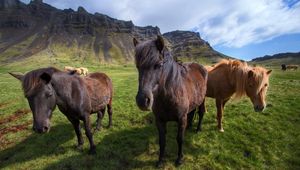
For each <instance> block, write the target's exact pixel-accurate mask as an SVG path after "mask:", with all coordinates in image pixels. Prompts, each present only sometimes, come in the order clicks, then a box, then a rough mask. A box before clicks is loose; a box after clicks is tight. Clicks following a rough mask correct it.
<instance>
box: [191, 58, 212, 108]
mask: <svg viewBox="0 0 300 170" xmlns="http://www.w3.org/2000/svg"><path fill="white" fill-rule="evenodd" d="M207 77H208V73H207V70H206V69H205V68H204V67H203V66H202V65H199V64H197V63H190V64H188V73H187V77H186V81H185V82H186V89H187V92H188V96H189V100H190V108H193V106H192V104H196V105H200V104H201V103H202V102H203V99H204V98H205V93H206V84H207Z"/></svg>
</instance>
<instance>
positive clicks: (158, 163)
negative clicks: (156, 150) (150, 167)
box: [156, 160, 164, 168]
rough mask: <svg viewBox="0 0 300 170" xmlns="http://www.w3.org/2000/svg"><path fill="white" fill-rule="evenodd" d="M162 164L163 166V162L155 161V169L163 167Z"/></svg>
mask: <svg viewBox="0 0 300 170" xmlns="http://www.w3.org/2000/svg"><path fill="white" fill-rule="evenodd" d="M163 164H164V162H163V161H162V160H160V161H157V162H156V167H157V168H162V167H163Z"/></svg>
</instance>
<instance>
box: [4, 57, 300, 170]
mask: <svg viewBox="0 0 300 170" xmlns="http://www.w3.org/2000/svg"><path fill="white" fill-rule="evenodd" d="M45 63H49V61H46V59H45V60H44V59H38V60H36V59H34V58H33V59H32V60H28V61H26V62H22V63H15V64H11V65H7V66H1V67H0V80H1V81H0V94H1V97H0V169H51V170H52V169H154V168H155V167H154V165H155V162H156V161H157V159H158V148H159V147H158V135H157V130H156V128H155V125H154V121H153V120H154V118H153V114H152V113H150V112H141V111H139V110H138V108H137V106H136V104H135V95H136V92H137V71H136V69H135V67H134V66H133V65H130V64H129V65H122V66H114V65H84V66H87V67H88V68H89V70H91V71H96V70H97V71H102V72H105V73H107V74H108V75H109V76H110V77H111V78H112V80H113V84H114V90H115V93H114V99H113V111H114V113H113V127H112V128H111V129H107V128H105V127H104V128H103V129H102V130H101V131H100V132H96V133H95V134H94V140H95V143H96V145H97V155H94V156H90V155H88V154H87V151H88V148H89V145H88V141H87V138H86V137H85V136H84V140H85V144H84V150H83V151H82V152H80V151H78V150H76V149H75V145H76V144H77V139H76V135H75V132H74V130H73V128H72V126H71V124H70V123H69V121H68V120H67V119H66V118H65V116H64V115H63V114H62V113H60V112H59V111H58V109H56V111H55V112H54V113H53V117H52V128H51V130H50V132H49V133H47V134H43V135H39V134H35V133H33V131H32V130H31V129H32V114H31V112H30V110H29V106H28V104H27V100H26V99H25V98H24V96H23V93H22V91H21V85H20V83H19V82H18V81H17V80H16V79H14V78H13V77H11V76H9V75H8V74H7V72H8V71H17V72H25V71H29V70H32V69H35V68H38V67H43V66H45V65H46V64H45ZM72 64H73V65H76V63H72ZM78 65H79V64H78ZM55 66H58V67H60V68H61V67H62V65H59V64H57V65H55ZM267 102H268V106H267V109H266V110H265V111H264V112H263V113H256V112H254V110H253V108H252V104H251V102H250V100H249V99H246V98H245V99H242V100H241V101H231V102H229V103H228V105H227V106H226V108H225V116H224V129H225V132H224V133H220V132H218V131H217V128H216V120H215V117H216V115H215V112H216V109H215V107H214V101H213V100H211V99H208V102H207V107H208V108H207V109H208V113H206V115H205V117H204V121H203V131H202V132H201V133H198V134H196V133H195V131H194V130H195V129H194V128H195V126H194V128H193V129H192V130H189V131H187V132H186V135H185V143H184V164H183V165H182V166H181V167H179V169H300V71H287V72H281V71H280V70H278V69H275V70H274V71H273V73H272V76H271V79H270V88H269V92H268V97H267ZM91 118H92V122H93V127H95V124H94V122H95V120H96V115H92V116H91ZM197 121H198V120H197V118H196V119H195V120H194V125H195V123H196V122H197ZM103 124H104V126H105V125H107V124H108V116H107V114H106V115H105V117H104V120H103ZM82 130H83V129H82ZM176 130H177V129H176V124H175V123H173V122H170V123H168V134H167V147H166V164H165V167H164V168H165V169H175V166H174V161H175V159H176V155H177V154H176V152H177V144H176Z"/></svg>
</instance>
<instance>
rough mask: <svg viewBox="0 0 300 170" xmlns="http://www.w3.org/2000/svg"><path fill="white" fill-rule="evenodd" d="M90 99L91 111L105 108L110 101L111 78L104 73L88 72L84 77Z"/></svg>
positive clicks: (111, 92) (111, 90) (111, 91)
mask: <svg viewBox="0 0 300 170" xmlns="http://www.w3.org/2000/svg"><path fill="white" fill-rule="evenodd" d="M84 82H85V84H86V86H87V90H88V94H89V97H90V100H91V106H92V110H93V111H92V112H96V111H98V110H101V109H103V108H105V106H106V105H107V104H108V103H110V102H111V100H112V94H113V87H112V82H111V79H110V78H109V77H108V76H107V75H106V74H104V73H90V74H88V76H87V77H85V78H84Z"/></svg>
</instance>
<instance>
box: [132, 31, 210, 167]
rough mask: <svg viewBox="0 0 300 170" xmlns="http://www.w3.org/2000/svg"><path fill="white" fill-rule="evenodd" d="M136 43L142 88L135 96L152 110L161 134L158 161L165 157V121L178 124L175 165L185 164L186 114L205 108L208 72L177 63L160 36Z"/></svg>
mask: <svg viewBox="0 0 300 170" xmlns="http://www.w3.org/2000/svg"><path fill="white" fill-rule="evenodd" d="M133 42H134V46H135V62H136V67H137V69H138V73H139V88H138V93H137V96H136V103H137V105H138V107H139V108H140V109H141V110H143V111H146V110H150V109H152V111H153V113H154V115H155V122H156V126H157V129H158V133H159V147H160V151H159V160H158V162H157V166H161V165H162V163H163V159H164V153H165V143H166V123H167V122H168V121H176V122H177V124H178V132H177V144H178V157H177V159H176V162H175V163H176V165H180V164H181V163H182V158H183V153H182V143H183V137H184V132H185V129H186V125H187V115H188V113H189V112H191V111H194V110H195V109H196V108H197V107H200V109H199V110H201V107H203V105H204V103H203V100H204V97H205V92H206V82H207V71H206V70H205V68H204V67H203V66H201V65H199V64H196V63H185V64H182V63H178V62H176V61H175V60H174V59H173V57H172V56H171V54H170V52H169V51H168V49H167V48H166V47H165V45H164V40H163V38H162V37H161V36H158V37H157V39H156V40H148V41H145V42H138V41H137V40H136V39H133Z"/></svg>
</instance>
